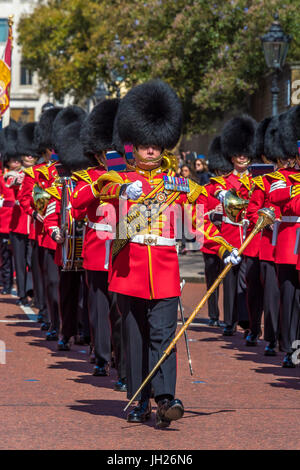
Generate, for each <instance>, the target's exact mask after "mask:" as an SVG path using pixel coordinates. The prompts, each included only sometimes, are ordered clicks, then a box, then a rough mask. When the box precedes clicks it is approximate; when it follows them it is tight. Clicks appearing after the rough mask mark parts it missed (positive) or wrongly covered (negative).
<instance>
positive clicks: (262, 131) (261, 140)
mask: <svg viewBox="0 0 300 470" xmlns="http://www.w3.org/2000/svg"><path fill="white" fill-rule="evenodd" d="M271 119H272V117H266V118H265V119H263V120H262V121H261V122H260V123H258V125H257V127H256V132H255V155H256V158H257V159H261V156H262V155H265V135H266V131H267V128H268V125H269V124H270V122H271Z"/></svg>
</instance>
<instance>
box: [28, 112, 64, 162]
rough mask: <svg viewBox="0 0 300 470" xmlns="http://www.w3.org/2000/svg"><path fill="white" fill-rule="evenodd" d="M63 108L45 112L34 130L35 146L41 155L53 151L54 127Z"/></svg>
mask: <svg viewBox="0 0 300 470" xmlns="http://www.w3.org/2000/svg"><path fill="white" fill-rule="evenodd" d="M62 109H63V108H61V107H58V106H56V107H54V108H50V109H47V111H44V112H43V114H42V115H41V117H40V120H39V122H38V124H37V125H36V127H35V129H34V145H35V146H36V147H37V148H38V151H39V152H40V153H43V152H45V151H46V149H49V150H52V149H53V147H54V146H53V142H52V126H53V122H54V119H55V118H56V116H57V114H58V113H59V112H60V111H61V110H62Z"/></svg>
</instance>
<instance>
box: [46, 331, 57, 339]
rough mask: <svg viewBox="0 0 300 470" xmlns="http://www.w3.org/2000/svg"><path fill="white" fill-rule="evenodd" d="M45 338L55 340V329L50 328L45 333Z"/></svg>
mask: <svg viewBox="0 0 300 470" xmlns="http://www.w3.org/2000/svg"><path fill="white" fill-rule="evenodd" d="M46 340H47V341H57V340H58V334H57V331H56V330H50V331H48V332H47V333H46Z"/></svg>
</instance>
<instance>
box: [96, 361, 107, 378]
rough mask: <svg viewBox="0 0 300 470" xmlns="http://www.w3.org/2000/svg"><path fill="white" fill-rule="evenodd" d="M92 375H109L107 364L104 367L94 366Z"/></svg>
mask: <svg viewBox="0 0 300 470" xmlns="http://www.w3.org/2000/svg"><path fill="white" fill-rule="evenodd" d="M93 375H95V376H96V377H107V376H108V375H109V364H108V362H107V363H106V364H104V366H97V365H96V366H95V367H94V371H93Z"/></svg>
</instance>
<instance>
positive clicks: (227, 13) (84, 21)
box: [19, 0, 300, 132]
mask: <svg viewBox="0 0 300 470" xmlns="http://www.w3.org/2000/svg"><path fill="white" fill-rule="evenodd" d="M299 6H300V2H299V0H298V1H295V0H212V1H208V0H122V1H120V0H114V1H111V0H110V1H108V0H102V1H94V0H48V2H47V3H46V4H39V5H38V6H37V7H36V9H35V10H34V11H33V13H32V14H31V15H29V16H26V17H24V18H22V20H21V22H20V24H19V42H20V44H21V46H22V49H23V56H24V58H25V60H26V63H27V65H28V66H29V67H30V68H31V69H32V70H36V71H37V72H38V74H39V77H40V81H41V87H42V89H43V90H46V91H47V92H51V93H53V94H54V96H55V97H56V98H61V97H62V96H64V95H65V94H67V93H69V94H71V95H73V96H74V98H75V100H76V101H79V100H81V99H83V98H85V97H87V96H90V95H91V94H92V93H93V92H94V90H95V87H96V84H97V80H99V79H100V78H101V79H103V80H104V81H106V83H108V84H110V86H111V90H113V88H114V86H115V83H114V80H115V77H117V76H118V77H122V79H123V81H124V83H125V84H126V86H127V87H131V86H132V85H134V84H136V83H140V82H142V81H145V80H148V79H150V78H152V77H160V78H162V79H164V80H166V81H167V82H168V83H170V85H172V86H173V87H174V89H175V90H176V91H177V92H178V94H179V95H180V98H181V100H182V103H183V109H184V115H185V124H186V129H185V131H188V132H196V131H201V130H204V129H206V130H207V129H208V128H209V126H210V125H211V123H212V122H213V121H214V120H215V118H221V117H222V115H223V113H224V112H226V111H228V110H231V109H232V108H234V107H235V106H241V105H243V103H244V104H245V103H246V98H247V96H248V95H249V94H251V93H254V92H255V90H256V89H257V87H258V83H259V78H260V77H261V76H262V74H264V73H265V71H266V66H265V61H264V57H263V53H262V48H261V41H260V36H261V35H263V34H264V33H265V32H266V30H267V29H268V27H269V26H270V24H271V23H272V21H273V14H274V13H275V12H278V13H279V19H280V22H281V25H282V27H283V29H284V31H285V32H286V33H288V34H291V35H293V41H292V43H291V48H290V51H289V54H288V59H289V60H290V61H291V60H299V59H300V47H299V45H300V44H299V43H300V31H299V27H298V25H299V24H300V8H299ZM116 34H118V36H119V38H120V42H121V45H120V47H116V46H114V38H115V35H116Z"/></svg>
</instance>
